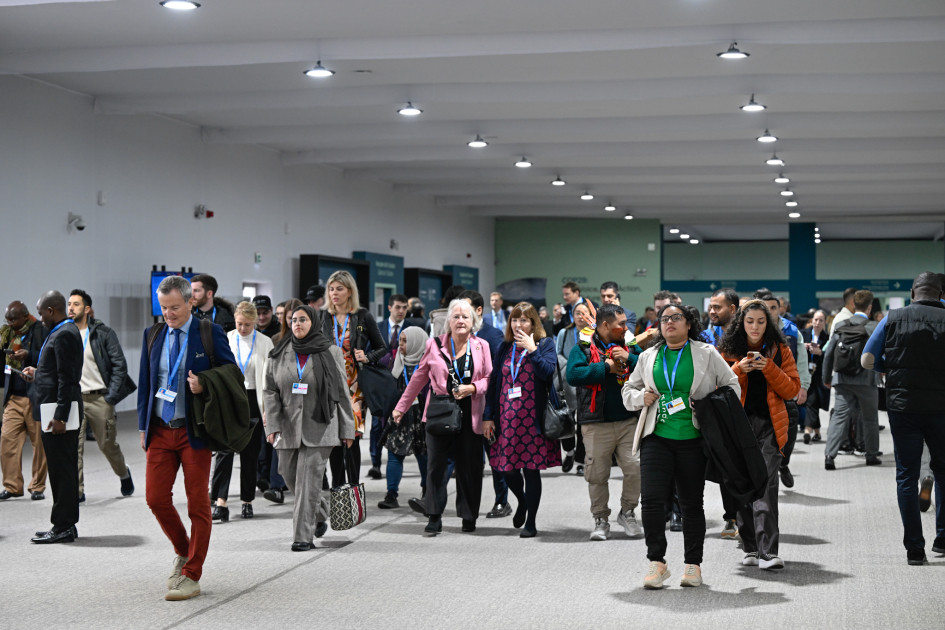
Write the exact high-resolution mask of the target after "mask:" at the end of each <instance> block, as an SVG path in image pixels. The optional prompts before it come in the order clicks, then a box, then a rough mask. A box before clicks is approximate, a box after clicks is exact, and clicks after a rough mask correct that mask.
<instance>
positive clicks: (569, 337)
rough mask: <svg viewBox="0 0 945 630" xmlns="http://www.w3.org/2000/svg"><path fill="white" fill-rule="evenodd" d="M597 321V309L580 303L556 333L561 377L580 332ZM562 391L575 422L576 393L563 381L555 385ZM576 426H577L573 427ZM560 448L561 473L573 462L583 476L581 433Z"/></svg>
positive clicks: (582, 438) (582, 441) (578, 472)
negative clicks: (562, 458) (562, 451)
mask: <svg viewBox="0 0 945 630" xmlns="http://www.w3.org/2000/svg"><path fill="white" fill-rule="evenodd" d="M596 321H597V309H595V308H594V305H593V304H591V302H590V301H586V302H581V303H580V304H578V305H576V306H575V307H574V319H573V320H572V321H571V323H570V324H568V325H567V326H565V327H564V328H562V329H561V330H559V331H558V337H557V339H556V340H555V348H556V350H557V352H558V367H559V368H560V372H561V374H562V375H563V374H564V373H565V370H567V368H568V357H569V356H570V355H571V349H572V348H574V346H576V345H577V344H578V341H579V340H580V335H581V331H582V330H584V329H585V328H590V329H593V328H594V326H595V322H596ZM555 386H556V387H559V388H560V389H561V390H563V391H564V397H565V399H566V401H567V403H568V409H570V410H571V415H572V416H575V422H576V421H577V417H576V415H575V414H577V407H578V405H577V393H576V392H575V390H574V386H573V385H569V384H568V382H567V381H566V380H565V379H563V378H562V379H561V382H560V383H555ZM575 426H577V425H575ZM561 448H563V449H564V461H563V462H562V463H561V472H566V473H567V472H571V468H573V467H574V462H575V461H577V465H578V466H577V471H576V472H577V474H578V475H583V474H584V437H583V436H582V435H581V432H580V431H578V432H577V433H575V435H574V437H569V438H565V439H563V440H561Z"/></svg>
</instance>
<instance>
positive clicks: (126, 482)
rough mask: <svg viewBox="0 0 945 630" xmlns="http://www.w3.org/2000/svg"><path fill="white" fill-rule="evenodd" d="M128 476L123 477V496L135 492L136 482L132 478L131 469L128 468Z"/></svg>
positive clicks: (128, 495)
mask: <svg viewBox="0 0 945 630" xmlns="http://www.w3.org/2000/svg"><path fill="white" fill-rule="evenodd" d="M126 475H127V476H126V477H125V478H124V479H121V480H120V481H121V496H123V497H130V496H131V495H133V494H134V493H135V482H134V481H132V479H131V469H130V468H129V469H128V472H127V473H126Z"/></svg>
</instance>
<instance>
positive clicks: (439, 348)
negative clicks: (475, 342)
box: [433, 337, 469, 390]
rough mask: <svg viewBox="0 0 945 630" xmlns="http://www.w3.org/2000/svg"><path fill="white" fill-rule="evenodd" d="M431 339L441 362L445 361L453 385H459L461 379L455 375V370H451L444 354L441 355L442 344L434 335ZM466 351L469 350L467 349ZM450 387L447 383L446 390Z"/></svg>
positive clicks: (450, 364) (451, 366)
mask: <svg viewBox="0 0 945 630" xmlns="http://www.w3.org/2000/svg"><path fill="white" fill-rule="evenodd" d="M433 340H434V341H435V342H436V347H437V354H438V355H440V358H441V359H443V362H444V363H446V371H447V372H449V375H450V378H451V379H453V384H454V385H459V384H461V383H462V381H461V380H459V378H458V377H457V376H456V372H455V370H453V364H452V363H450V362H449V361H448V360H447V358H446V357H445V356H443V344H441V343H440V338H439V337H434V338H433ZM467 352H469V351H468V350H467ZM449 389H452V388H451V387H449V383H447V390H449Z"/></svg>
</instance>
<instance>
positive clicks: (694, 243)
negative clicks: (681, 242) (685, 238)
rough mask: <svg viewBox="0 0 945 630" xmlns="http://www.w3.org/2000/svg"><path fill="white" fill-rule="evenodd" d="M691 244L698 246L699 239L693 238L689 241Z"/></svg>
mask: <svg viewBox="0 0 945 630" xmlns="http://www.w3.org/2000/svg"><path fill="white" fill-rule="evenodd" d="M689 244H690V245H698V244H699V239H697V238H691V239H689Z"/></svg>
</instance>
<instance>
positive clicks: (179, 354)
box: [164, 326, 184, 389]
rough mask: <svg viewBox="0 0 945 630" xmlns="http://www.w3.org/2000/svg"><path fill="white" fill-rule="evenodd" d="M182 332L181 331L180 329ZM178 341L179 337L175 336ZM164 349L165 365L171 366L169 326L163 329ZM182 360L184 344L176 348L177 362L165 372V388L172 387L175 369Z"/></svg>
mask: <svg viewBox="0 0 945 630" xmlns="http://www.w3.org/2000/svg"><path fill="white" fill-rule="evenodd" d="M181 332H183V331H181ZM177 339H178V343H179V342H180V337H178V338H177ZM164 351H165V352H167V367H169V368H170V367H171V327H170V326H168V327H167V330H166V331H164ZM183 360H184V345H183V344H181V346H180V347H179V348H178V349H177V363H175V364H174V367H173V368H171V369H170V370H169V371H168V373H167V388H168V389H172V388H173V386H174V384H175V383H176V382H177V370H178V368H180V362H181V361H183Z"/></svg>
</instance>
